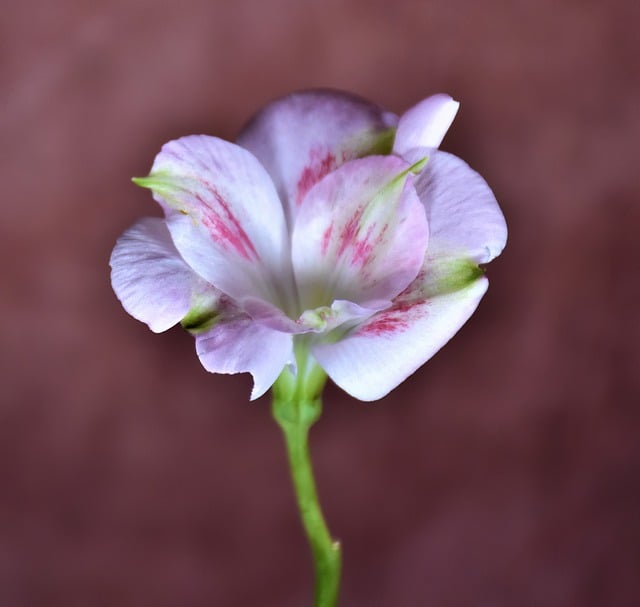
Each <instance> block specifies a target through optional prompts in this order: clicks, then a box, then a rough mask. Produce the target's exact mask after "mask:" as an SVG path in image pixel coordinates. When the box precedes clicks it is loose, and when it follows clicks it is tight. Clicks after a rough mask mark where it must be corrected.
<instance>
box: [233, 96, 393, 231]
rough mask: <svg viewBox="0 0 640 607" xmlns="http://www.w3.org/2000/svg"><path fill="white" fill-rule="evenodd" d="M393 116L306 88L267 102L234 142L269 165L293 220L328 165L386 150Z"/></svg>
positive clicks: (351, 99) (354, 99)
mask: <svg viewBox="0 0 640 607" xmlns="http://www.w3.org/2000/svg"><path fill="white" fill-rule="evenodd" d="M397 120H398V119H397V117H396V116H395V115H394V114H391V113H389V112H385V111H383V110H382V109H380V108H379V107H377V106H375V105H372V104H370V103H368V102H367V101H364V100H362V99H359V98H358V97H354V96H351V95H347V94H344V93H338V92H335V91H306V92H301V93H295V94H293V95H289V96H287V97H283V98H282V99H278V100H277V101H274V102H273V103H271V104H269V105H268V106H267V107H266V108H265V109H264V110H263V111H262V112H260V113H259V114H258V115H257V116H256V117H255V118H254V119H253V120H252V121H251V122H250V123H249V125H248V126H247V127H246V128H245V130H244V131H243V132H242V133H241V134H240V136H239V138H238V143H239V144H240V145H242V146H243V147H245V148H247V149H248V150H249V151H251V152H252V153H253V154H255V156H256V157H257V158H258V159H259V160H260V162H262V164H263V165H264V166H265V167H266V169H267V171H269V173H270V175H271V176H272V178H273V180H274V182H275V184H276V186H277V188H278V192H279V194H280V196H281V198H282V200H284V201H286V205H287V212H288V215H289V219H290V221H292V220H293V218H294V217H295V215H296V213H297V209H298V207H299V205H300V204H301V203H302V199H303V198H304V196H305V195H306V193H307V192H308V191H309V190H310V189H311V188H312V187H313V185H314V184H316V183H317V182H318V181H320V179H322V178H323V177H324V176H325V175H326V174H328V173H329V172H330V171H333V170H335V169H336V168H337V167H338V166H340V165H341V164H343V163H344V162H346V161H349V160H352V159H354V158H358V157H361V156H364V155H367V154H373V153H381V154H382V153H388V152H389V151H390V148H391V142H392V137H393V129H394V127H395V125H396V123H397Z"/></svg>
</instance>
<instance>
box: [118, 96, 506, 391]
mask: <svg viewBox="0 0 640 607" xmlns="http://www.w3.org/2000/svg"><path fill="white" fill-rule="evenodd" d="M457 110H458V103H457V102H455V101H453V100H452V99H451V98H450V97H448V96H446V95H435V96H433V97H429V98H428V99H425V100H424V101H422V102H421V103H419V104H418V105H416V106H414V107H413V108H412V109H410V110H409V111H408V112H406V113H405V114H403V115H402V116H400V117H399V118H398V117H397V116H395V115H394V114H391V113H389V112H385V111H383V110H381V109H379V108H378V107H376V106H373V105H371V104H369V103H367V102H365V101H362V100H360V99H357V98H354V97H351V96H347V95H344V94H339V93H335V92H321V91H313V92H303V93H297V94H294V95H290V96H288V97H285V98H283V99H280V100H278V101H275V102H274V103H272V104H270V105H269V106H267V107H266V108H265V109H264V110H262V112H260V113H259V114H258V115H257V117H255V118H254V120H253V121H252V122H251V123H250V124H249V125H248V126H247V127H246V129H245V130H244V131H243V132H242V134H241V135H240V137H239V139H238V142H237V143H229V142H227V141H224V140H222V139H218V138H216V137H209V136H204V135H199V136H190V137H184V138H181V139H178V140H175V141H171V142H169V143H167V144H166V145H164V146H163V148H162V150H161V151H160V153H159V154H158V155H157V156H156V159H155V162H154V164H153V167H152V169H151V173H150V174H149V176H148V177H144V178H140V179H136V180H134V181H135V182H136V183H137V184H138V185H141V186H143V187H147V188H150V189H151V191H152V193H153V196H154V198H155V200H156V201H157V202H158V203H159V204H160V206H161V207H162V210H163V211H164V218H146V219H142V220H141V221H139V222H138V223H136V224H135V225H134V226H133V227H132V228H130V229H129V230H127V231H126V232H125V233H124V234H123V235H122V236H121V237H120V239H119V240H118V242H117V244H116V246H115V248H114V251H113V254H112V256H111V267H112V284H113V288H114V290H115V292H116V294H117V296H118V298H119V299H120V301H121V302H122V304H123V306H124V307H125V309H126V310H127V312H129V313H130V314H131V315H132V316H134V317H135V318H137V319H138V320H141V321H143V322H145V323H147V324H148V325H149V327H150V328H151V329H152V330H153V331H155V332H160V331H164V330H166V329H168V328H170V327H171V326H173V325H175V324H177V323H179V322H180V323H181V324H182V326H183V327H184V328H185V329H188V330H189V331H190V332H191V333H193V334H194V335H195V339H196V349H197V353H198V356H199V357H200V361H201V362H202V364H203V366H204V367H205V368H206V369H207V370H208V371H211V372H216V373H240V372H250V373H251V374H252V376H253V379H254V388H253V392H252V398H257V397H258V396H260V395H262V394H263V393H264V392H266V390H268V389H269V387H270V386H271V385H272V384H273V383H274V382H275V380H276V379H277V378H278V376H279V375H280V373H281V372H282V371H283V369H284V368H285V367H287V366H289V368H292V369H294V370H295V365H296V356H295V353H294V352H295V351H296V350H299V349H300V348H303V349H304V352H305V355H307V356H309V357H312V359H313V360H314V361H315V362H317V364H319V365H320V366H321V367H322V368H323V369H324V371H325V372H326V373H327V374H328V375H329V377H331V379H332V380H333V381H334V382H335V383H336V384H338V385H339V386H340V387H342V388H343V389H344V390H346V391H347V392H348V393H350V394H351V395H353V396H355V397H356V398H359V399H361V400H374V399H377V398H380V397H382V396H384V395H385V394H387V393H388V392H389V391H390V390H392V389H393V388H394V387H396V386H397V385H398V384H399V383H400V382H401V381H403V380H404V379H405V378H406V377H408V376H409V375H410V374H411V373H413V372H414V371H415V370H416V369H417V368H418V367H420V366H421V365H422V364H423V363H424V362H425V361H426V360H428V359H429V358H430V357H431V356H432V355H433V354H435V352H436V351H437V350H439V349H440V348H441V347H442V346H443V345H444V344H445V343H446V342H447V341H448V340H449V339H450V338H451V337H452V336H453V335H454V334H455V333H456V332H457V331H458V329H459V328H460V327H461V326H462V324H464V322H465V321H466V320H467V319H468V318H469V316H470V315H471V314H472V313H473V311H474V310H475V308H476V306H477V305H478V302H479V301H480V299H481V297H482V296H483V294H484V293H485V291H486V289H487V284H488V283H487V279H486V278H485V276H484V273H483V271H482V270H481V269H480V267H479V266H480V264H485V263H487V262H489V261H491V260H492V259H493V258H494V257H496V256H497V255H498V254H499V253H500V252H501V251H502V248H503V247H504V245H505V242H506V235H507V230H506V225H505V222H504V218H503V216H502V213H501V212H500V209H499V207H498V204H497V203H496V200H495V198H494V196H493V194H492V193H491V190H490V189H489V187H488V186H487V184H486V183H485V181H484V180H483V179H482V178H481V177H480V176H479V175H478V174H477V173H475V172H474V171H473V170H471V169H470V168H469V167H468V166H467V165H466V164H465V163H464V162H463V161H462V160H460V159H459V158H456V157H455V156H452V155H451V154H447V153H445V152H442V151H439V150H438V146H439V145H440V142H441V141H442V138H443V137H444V135H445V133H446V131H447V130H448V128H449V126H450V125H451V122H452V121H453V118H454V116H455V114H456V112H457ZM294 372H295V371H294Z"/></svg>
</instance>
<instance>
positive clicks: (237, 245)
mask: <svg viewBox="0 0 640 607" xmlns="http://www.w3.org/2000/svg"><path fill="white" fill-rule="evenodd" d="M136 182H137V183H138V184H140V185H142V186H145V187H149V188H151V189H152V191H153V194H154V197H155V198H156V200H157V201H158V202H160V204H162V205H163V206H164V208H165V210H166V212H167V224H168V227H169V231H170V232H171V236H172V238H173V241H174V243H175V246H176V248H177V249H178V251H179V252H180V254H181V255H182V257H183V258H184V260H185V261H186V262H187V263H188V264H189V265H190V266H191V267H192V268H193V269H194V270H195V271H196V272H197V273H198V274H199V275H200V276H202V277H203V278H204V279H206V280H207V282H209V283H211V284H213V285H215V286H216V287H217V288H218V289H220V290H221V291H224V292H225V293H227V294H228V295H229V296H231V297H232V298H234V299H237V300H242V299H243V298H244V297H247V296H253V297H261V298H264V299H268V300H270V301H275V302H278V303H281V300H282V299H287V298H288V297H289V294H290V291H291V290H292V288H293V282H292V275H291V269H290V260H289V237H288V232H287V227H286V223H285V218H284V213H283V210H282V206H281V204H280V200H279V198H278V195H277V193H276V191H275V188H274V185H273V183H272V181H271V179H270V177H269V175H268V174H267V172H266V171H265V170H264V168H263V167H262V166H261V164H260V163H259V162H258V161H257V160H256V158H255V157H254V156H253V155H252V154H250V153H249V152H247V151H246V150H244V149H243V148H241V147H239V146H237V145H235V144H233V143H228V142H226V141H223V140H222V139H217V138H215V137H207V136H204V135H200V136H191V137H184V138H182V139H178V140H176V141H171V142H169V143H167V144H166V145H164V146H163V148H162V151H161V152H160V153H159V154H158V156H156V159H155V162H154V164H153V168H152V170H151V174H150V175H149V177H146V178H143V179H138V180H136Z"/></svg>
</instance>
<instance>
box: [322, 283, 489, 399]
mask: <svg viewBox="0 0 640 607" xmlns="http://www.w3.org/2000/svg"><path fill="white" fill-rule="evenodd" d="M487 286H488V282H487V279H486V278H484V277H479V278H477V279H476V280H473V281H472V282H471V284H468V285H467V286H466V287H464V288H462V289H457V290H454V291H450V292H446V293H443V294H441V295H437V296H433V297H430V298H427V299H425V298H418V299H414V298H412V297H406V298H405V297H400V298H398V301H397V302H396V303H395V304H394V306H393V307H392V308H390V309H389V310H386V311H384V312H380V313H378V314H376V315H375V316H372V317H371V318H370V319H369V320H367V321H366V322H364V323H362V324H361V325H360V326H359V327H358V328H357V329H355V330H354V331H352V332H351V333H350V334H349V335H348V336H347V337H345V338H344V339H343V340H341V341H338V342H336V343H319V344H317V345H316V346H314V347H312V350H311V352H312V354H313V356H314V357H315V358H316V360H317V361H318V363H319V364H320V365H321V366H322V367H323V369H324V370H325V371H326V372H327V374H328V375H329V377H331V379H332V380H333V381H334V382H335V383H336V384H337V385H338V386H340V387H341V388H342V389H343V390H345V391H346V392H348V393H349V394H351V395H352V396H354V397H355V398H358V399H360V400H364V401H372V400H377V399H379V398H382V397H383V396H385V395H386V394H388V393H389V392H390V391H391V390H393V388H395V387H396V386H398V384H400V383H401V382H402V381H404V380H405V379H406V378H407V377H409V376H410V375H411V374H412V373H414V372H415V371H416V370H417V369H418V368H419V367H420V366H422V365H423V364H424V363H425V362H426V361H427V360H428V359H429V358H431V357H432V356H433V355H434V354H435V353H436V352H437V351H438V350H439V349H440V348H441V347H442V346H444V345H445V344H446V343H447V342H448V341H449V340H450V339H451V338H452V337H453V336H454V335H455V333H456V332H457V331H458V329H460V327H461V326H462V325H463V324H464V323H465V322H466V321H467V319H468V318H469V317H470V316H471V314H473V312H474V310H475V309H476V307H477V305H478V303H479V301H480V299H481V298H482V296H483V295H484V293H485V291H486V290H487ZM410 292H413V291H410ZM414 294H415V293H414Z"/></svg>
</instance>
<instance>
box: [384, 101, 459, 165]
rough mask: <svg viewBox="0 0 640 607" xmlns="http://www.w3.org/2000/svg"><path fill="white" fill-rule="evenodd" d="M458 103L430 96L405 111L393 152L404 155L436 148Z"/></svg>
mask: <svg viewBox="0 0 640 607" xmlns="http://www.w3.org/2000/svg"><path fill="white" fill-rule="evenodd" d="M459 107H460V104H459V103H458V102H457V101H454V100H453V99H452V98H451V97H449V95H442V94H440V95H433V96H431V97H428V98H427V99H424V100H423V101H421V102H420V103H418V104H417V105H414V106H413V107H412V108H411V109H410V110H408V111H406V112H405V113H404V114H403V115H402V116H401V117H400V121H399V122H398V130H397V131H396V138H395V141H394V143H393V153H394V154H398V156H404V155H405V154H407V153H408V152H409V151H410V150H413V149H415V148H437V147H438V146H439V145H440V143H441V142H442V139H443V138H444V136H445V135H446V133H447V131H448V130H449V127H450V126H451V123H452V122H453V119H454V118H455V116H456V113H457V112H458V108H459Z"/></svg>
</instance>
